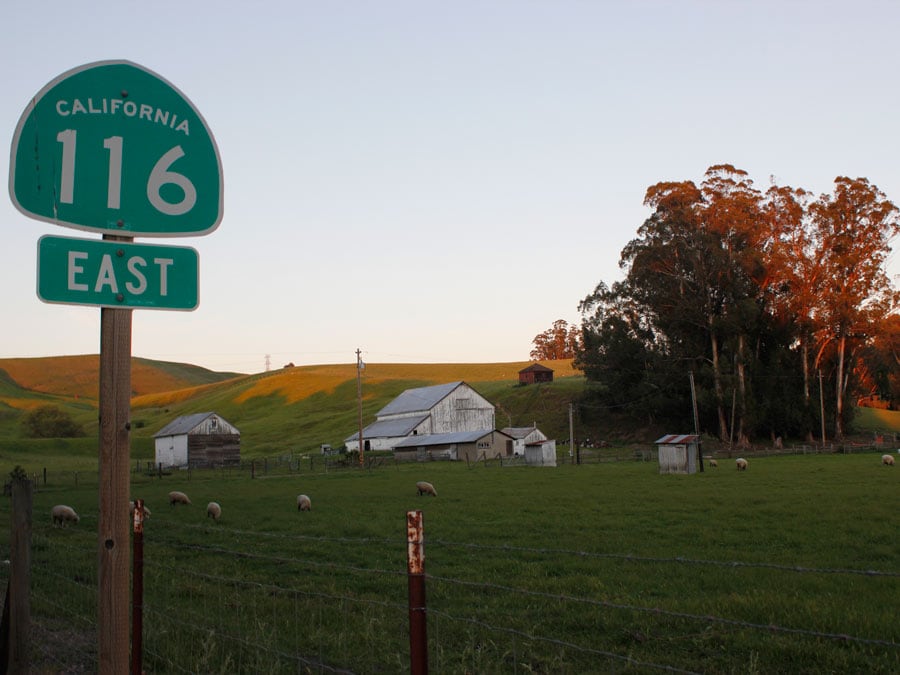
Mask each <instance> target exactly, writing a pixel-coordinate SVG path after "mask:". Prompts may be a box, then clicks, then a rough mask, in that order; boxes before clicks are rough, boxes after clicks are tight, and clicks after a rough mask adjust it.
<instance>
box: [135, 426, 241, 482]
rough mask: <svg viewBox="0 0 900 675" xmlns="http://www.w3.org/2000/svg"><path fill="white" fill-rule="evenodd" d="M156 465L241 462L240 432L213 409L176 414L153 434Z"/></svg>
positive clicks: (230, 464)
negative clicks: (177, 415)
mask: <svg viewBox="0 0 900 675" xmlns="http://www.w3.org/2000/svg"><path fill="white" fill-rule="evenodd" d="M153 442H154V446H155V449H156V454H155V460H156V464H157V466H159V465H162V467H163V468H210V467H218V466H236V465H238V464H240V463H241V432H240V431H238V430H237V428H236V427H234V426H233V425H231V424H229V423H228V422H227V421H226V420H225V419H224V418H222V417H221V416H219V415H217V414H216V413H214V412H204V413H194V414H193V415H184V416H182V417H178V418H176V419H174V420H172V421H171V422H169V423H168V424H167V425H166V426H164V427H163V428H162V429H160V430H159V431H158V432H156V434H154V436H153Z"/></svg>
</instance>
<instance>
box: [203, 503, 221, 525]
mask: <svg viewBox="0 0 900 675" xmlns="http://www.w3.org/2000/svg"><path fill="white" fill-rule="evenodd" d="M206 517H207V518H212V519H213V520H215V521H216V522H219V518H221V517H222V507H221V506H219V503H218V502H210V503H209V504H207V505H206Z"/></svg>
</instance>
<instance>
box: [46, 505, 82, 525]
mask: <svg viewBox="0 0 900 675" xmlns="http://www.w3.org/2000/svg"><path fill="white" fill-rule="evenodd" d="M50 518H51V519H52V520H53V524H54V525H58V526H59V527H65V526H66V523H77V522H78V521H79V520H81V519H80V518H79V517H78V514H77V513H75V509H73V508H72V507H71V506H66V505H65V504H57V505H56V506H54V507H53V508H52V509H50Z"/></svg>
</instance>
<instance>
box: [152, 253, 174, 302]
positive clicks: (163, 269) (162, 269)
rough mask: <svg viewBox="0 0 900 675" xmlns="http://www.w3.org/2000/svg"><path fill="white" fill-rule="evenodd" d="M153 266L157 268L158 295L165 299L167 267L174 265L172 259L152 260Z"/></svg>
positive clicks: (166, 292)
mask: <svg viewBox="0 0 900 675" xmlns="http://www.w3.org/2000/svg"><path fill="white" fill-rule="evenodd" d="M153 262H154V264H156V265H158V266H159V294H160V295H161V296H162V297H166V296H167V295H168V294H169V277H168V274H169V267H170V266H171V265H174V264H175V260H174V259H173V258H154V259H153Z"/></svg>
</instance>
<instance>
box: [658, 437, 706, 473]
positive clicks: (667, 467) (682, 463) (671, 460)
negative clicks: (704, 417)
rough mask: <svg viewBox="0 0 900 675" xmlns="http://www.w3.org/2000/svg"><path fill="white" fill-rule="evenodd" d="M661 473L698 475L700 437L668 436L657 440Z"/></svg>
mask: <svg viewBox="0 0 900 675" xmlns="http://www.w3.org/2000/svg"><path fill="white" fill-rule="evenodd" d="M656 447H657V450H658V453H659V472H660V473H697V465H698V459H697V458H698V456H699V454H700V437H699V436H697V435H696V434H666V435H665V436H663V437H662V438H658V439H656Z"/></svg>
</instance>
